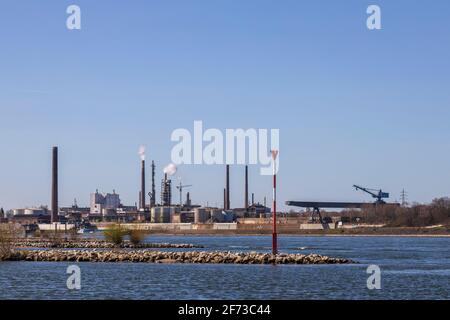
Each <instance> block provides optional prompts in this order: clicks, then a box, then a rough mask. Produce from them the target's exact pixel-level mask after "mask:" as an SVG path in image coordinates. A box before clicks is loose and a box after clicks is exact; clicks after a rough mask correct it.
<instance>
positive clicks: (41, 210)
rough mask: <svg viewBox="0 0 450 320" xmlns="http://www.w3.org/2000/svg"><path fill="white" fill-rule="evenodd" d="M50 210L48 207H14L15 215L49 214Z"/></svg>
mask: <svg viewBox="0 0 450 320" xmlns="http://www.w3.org/2000/svg"><path fill="white" fill-rule="evenodd" d="M47 214H48V210H47V209H46V208H24V209H13V216H20V215H26V216H43V215H47Z"/></svg>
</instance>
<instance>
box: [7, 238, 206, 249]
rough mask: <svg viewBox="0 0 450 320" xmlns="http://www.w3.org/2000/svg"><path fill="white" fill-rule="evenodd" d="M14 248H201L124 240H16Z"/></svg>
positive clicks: (188, 245) (199, 246) (191, 245)
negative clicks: (115, 241)
mask: <svg viewBox="0 0 450 320" xmlns="http://www.w3.org/2000/svg"><path fill="white" fill-rule="evenodd" d="M13 247H15V248H60V249H97V248H98V249H113V248H124V249H126V248H128V249H163V248H172V249H192V248H203V246H201V245H194V244H190V243H139V244H133V243H131V242H130V241H124V242H123V243H122V244H120V245H116V244H113V243H111V242H107V241H103V240H56V241H55V240H41V239H31V240H27V239H24V240H18V241H15V242H14V243H13Z"/></svg>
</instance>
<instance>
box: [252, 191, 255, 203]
mask: <svg viewBox="0 0 450 320" xmlns="http://www.w3.org/2000/svg"><path fill="white" fill-rule="evenodd" d="M252 204H255V194H254V193H252Z"/></svg>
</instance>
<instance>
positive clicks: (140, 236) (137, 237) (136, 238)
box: [129, 230, 145, 245]
mask: <svg viewBox="0 0 450 320" xmlns="http://www.w3.org/2000/svg"><path fill="white" fill-rule="evenodd" d="M129 235H130V242H131V243H132V244H133V245H138V244H140V243H141V242H142V240H144V237H145V234H144V232H142V231H140V230H131V231H130V234H129Z"/></svg>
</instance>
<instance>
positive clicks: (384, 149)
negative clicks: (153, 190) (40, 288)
mask: <svg viewBox="0 0 450 320" xmlns="http://www.w3.org/2000/svg"><path fill="white" fill-rule="evenodd" d="M70 4H77V5H79V6H80V7H81V11H82V30H79V31H69V30H68V29H66V26H65V22H66V17H67V14H66V8H67V6H68V5H70ZM369 4H378V5H379V6H380V7H381V10H382V30H377V31H369V30H368V29H367V28H366V18H367V14H366V8H367V6H368V5H369ZM449 13H450V3H449V2H448V1H444V0H442V1H437V0H436V1H432V2H429V1H357V0H353V1H287V0H283V1H264V0H259V1H256V0H246V1H225V0H221V1H219V0H217V1H206V0H204V1H200V0H196V1H181V0H180V1H131V2H130V1H78V0H74V1H34V2H31V1H8V2H3V3H2V6H1V10H0V39H1V50H0V150H1V152H0V155H1V156H0V206H1V207H5V208H13V207H22V206H32V205H40V204H48V203H49V202H50V159H51V147H52V146H53V145H58V146H59V148H60V204H61V205H70V204H71V203H72V201H73V199H74V198H77V200H78V203H79V204H83V205H87V203H88V199H89V193H90V192H93V191H95V189H97V188H98V189H99V190H100V191H103V192H110V191H112V189H115V190H116V191H117V192H118V193H120V194H121V198H122V200H123V202H124V203H126V204H134V202H136V201H137V196H138V190H139V157H138V155H137V150H138V147H139V145H141V144H144V145H146V146H147V159H154V160H155V161H156V162H157V165H158V167H157V173H158V176H157V178H158V179H160V178H161V174H160V173H161V171H162V167H163V166H164V165H166V164H167V163H169V161H170V150H171V148H172V146H173V145H174V143H172V142H171V141H170V134H171V132H172V131H173V130H174V129H176V128H187V129H190V130H192V127H193V121H194V120H202V121H203V123H204V126H205V127H206V128H219V129H225V128H279V129H280V144H281V146H280V156H281V163H280V172H279V190H278V195H279V199H278V200H279V202H284V201H286V200H299V199H305V200H306V199H309V200H354V201H358V200H363V201H364V200H367V201H369V200H370V198H368V197H367V196H366V195H365V194H363V193H361V192H357V191H355V190H354V189H353V188H352V185H353V184H361V185H364V186H368V187H381V188H383V190H386V191H388V192H391V200H396V199H398V198H399V194H400V191H401V190H402V188H405V189H406V190H407V191H408V194H409V199H410V200H412V201H418V202H428V201H430V200H431V199H433V198H434V197H439V196H446V195H447V196H448V195H450V170H449V167H450V161H449V160H450V148H449V147H450V128H449V124H448V123H449V119H450V90H449V88H450V59H449V56H450V41H449V39H450V22H449V19H448V15H449ZM258 170H259V167H251V168H250V178H251V183H250V191H252V192H255V196H256V199H257V200H259V201H262V199H263V197H264V196H267V197H268V200H270V195H271V178H270V177H264V176H259V175H258ZM231 173H232V177H231V179H232V201H231V202H232V206H242V203H243V168H242V167H240V166H235V167H232V171H231ZM179 175H180V176H181V179H182V181H183V182H184V183H188V184H193V185H194V186H193V187H192V188H191V189H190V191H191V196H192V198H193V200H194V201H195V202H199V203H201V204H206V202H207V201H208V203H209V204H210V205H215V204H216V205H219V204H221V203H222V194H223V193H222V190H223V189H222V188H223V186H224V168H223V166H182V167H180V168H179ZM149 187H150V185H149V184H148V186H147V188H149ZM174 191H175V190H174ZM158 197H159V192H158ZM175 199H178V196H176V197H175Z"/></svg>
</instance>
